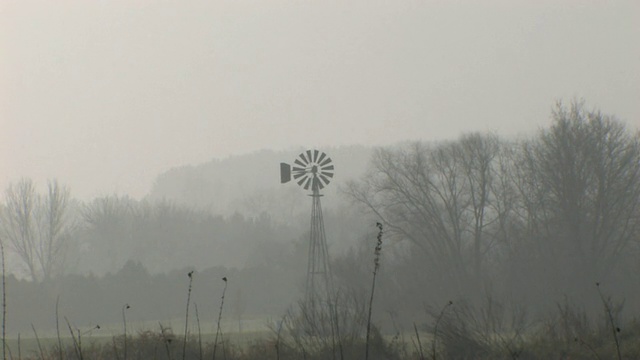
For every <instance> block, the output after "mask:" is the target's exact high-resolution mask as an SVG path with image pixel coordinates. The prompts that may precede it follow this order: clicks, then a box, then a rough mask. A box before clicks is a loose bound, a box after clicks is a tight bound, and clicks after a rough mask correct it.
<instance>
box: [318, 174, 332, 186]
mask: <svg viewBox="0 0 640 360" xmlns="http://www.w3.org/2000/svg"><path fill="white" fill-rule="evenodd" d="M319 176H320V179H322V181H324V183H325V184H328V183H329V181H330V180H329V179H328V178H327V177H326V176H324V175H323V174H320V175H319Z"/></svg>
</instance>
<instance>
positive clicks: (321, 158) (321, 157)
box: [318, 153, 327, 164]
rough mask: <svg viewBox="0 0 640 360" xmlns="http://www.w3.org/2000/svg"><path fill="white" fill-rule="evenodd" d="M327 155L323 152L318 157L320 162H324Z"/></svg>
mask: <svg viewBox="0 0 640 360" xmlns="http://www.w3.org/2000/svg"><path fill="white" fill-rule="evenodd" d="M325 157H327V154H325V153H321V154H320V158H319V159H318V164H320V163H322V160H324V158H325Z"/></svg>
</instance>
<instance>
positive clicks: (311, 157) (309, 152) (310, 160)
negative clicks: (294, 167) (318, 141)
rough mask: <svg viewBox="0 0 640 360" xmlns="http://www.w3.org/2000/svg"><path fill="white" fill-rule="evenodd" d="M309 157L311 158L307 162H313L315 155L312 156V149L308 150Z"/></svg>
mask: <svg viewBox="0 0 640 360" xmlns="http://www.w3.org/2000/svg"><path fill="white" fill-rule="evenodd" d="M307 159H309V161H307V163H311V162H313V156H311V150H307Z"/></svg>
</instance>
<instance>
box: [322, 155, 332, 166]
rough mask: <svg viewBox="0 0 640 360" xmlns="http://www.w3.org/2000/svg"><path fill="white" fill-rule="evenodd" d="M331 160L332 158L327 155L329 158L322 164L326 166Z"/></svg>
mask: <svg viewBox="0 0 640 360" xmlns="http://www.w3.org/2000/svg"><path fill="white" fill-rule="evenodd" d="M330 162H331V158H330V157H327V159H326V160H325V161H323V162H321V163H320V166H325V165H327V164H329V163H330Z"/></svg>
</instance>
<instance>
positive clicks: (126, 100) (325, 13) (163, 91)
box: [0, 0, 640, 199]
mask: <svg viewBox="0 0 640 360" xmlns="http://www.w3.org/2000/svg"><path fill="white" fill-rule="evenodd" d="M639 44H640V1H637V0H630V1H600V0H598V1H588V0H574V1H569V0H562V1H560V0H558V1H514V0H504V1H495V0H485V1H471V0H470V1H397V0H394V1H374V0H363V1H360V0H322V1H303V0H297V1H280V0H269V1H266V0H256V1H243V0H229V1H220V0H204V1H150V0H149V1H142V0H138V1H133V0H121V1H89V0H77V1H68V0H65V1H63V0H57V1H50V0H47V1H29V0H0V188H1V189H4V188H5V187H6V186H7V185H8V184H9V183H10V182H11V181H15V180H17V179H19V178H20V177H21V176H27V177H31V178H33V179H34V180H35V181H36V182H38V183H39V184H41V185H43V184H44V183H45V181H46V179H47V178H58V179H59V180H60V181H61V182H63V183H65V184H67V185H69V187H70V188H71V190H72V193H73V194H74V195H75V196H77V197H79V198H83V199H89V198H91V197H94V196H99V195H106V194H110V193H114V192H117V193H121V194H123V193H128V194H130V195H132V196H134V197H141V196H144V194H145V193H146V192H147V191H148V190H149V188H150V186H151V184H152V181H153V179H154V178H155V177H156V175H158V174H159V173H160V172H162V171H164V170H167V169H169V168H171V167H173V166H178V165H185V164H197V163H201V162H205V161H208V160H210V159H212V158H219V157H226V156H229V155H232V154H242V153H247V152H251V151H255V150H259V149H286V148H291V147H294V146H305V147H306V146H319V147H322V146H328V145H340V144H356V143H357V144H372V145H380V144H388V143H394V142H397V141H400V140H408V139H426V140H429V139H445V138H455V137H457V136H458V135H459V134H460V133H462V132H465V131H496V132H498V133H499V134H502V135H505V136H514V135H516V134H528V133H533V132H534V131H535V130H536V129H538V128H540V127H543V126H546V125H548V124H549V121H550V120H549V113H550V109H551V107H552V105H553V103H554V102H555V101H556V100H558V99H565V100H571V99H572V98H584V99H585V100H586V102H587V104H588V105H589V106H590V107H598V108H600V109H601V110H602V111H604V112H606V113H610V114H615V115H616V116H617V117H618V118H620V119H621V120H623V121H625V122H626V123H627V124H629V125H630V127H632V128H634V129H637V128H638V127H639V125H640V45H639ZM283 160H286V159H283ZM274 166H277V164H274ZM273 181H274V182H277V181H278V180H277V179H274V180H273Z"/></svg>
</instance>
